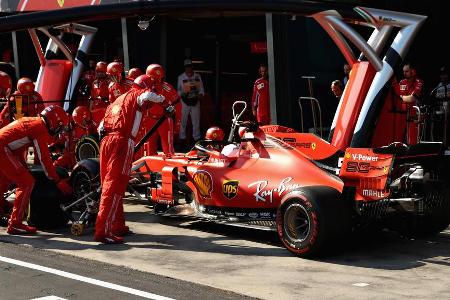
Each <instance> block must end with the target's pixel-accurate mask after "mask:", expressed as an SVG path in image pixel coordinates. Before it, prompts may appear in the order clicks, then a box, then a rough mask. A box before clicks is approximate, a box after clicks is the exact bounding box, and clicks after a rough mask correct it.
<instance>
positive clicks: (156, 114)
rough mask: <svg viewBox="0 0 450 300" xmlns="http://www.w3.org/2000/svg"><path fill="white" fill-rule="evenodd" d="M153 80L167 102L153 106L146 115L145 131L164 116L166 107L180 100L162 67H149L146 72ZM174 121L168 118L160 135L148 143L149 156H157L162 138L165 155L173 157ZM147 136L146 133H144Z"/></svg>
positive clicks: (155, 135)
mask: <svg viewBox="0 0 450 300" xmlns="http://www.w3.org/2000/svg"><path fill="white" fill-rule="evenodd" d="M145 73H146V74H147V75H148V76H149V77H150V78H151V79H153V80H154V82H155V86H154V89H155V91H156V93H158V94H161V95H163V96H164V97H165V99H166V100H165V101H164V102H163V103H161V104H158V105H153V106H152V107H151V108H150V109H149V110H148V111H147V114H146V115H145V118H144V122H145V123H144V126H143V127H144V129H145V130H146V131H147V130H149V129H150V128H152V127H153V125H154V124H155V123H156V122H157V121H158V120H159V119H160V118H161V117H162V116H163V115H164V110H165V107H167V106H169V105H172V104H174V102H175V101H176V100H177V99H178V98H179V95H178V92H177V90H175V89H174V87H173V86H172V85H170V84H169V83H167V82H165V81H164V76H165V71H164V69H163V67H162V66H161V65H158V64H151V65H149V66H148V67H147V70H146V72H145ZM173 131H174V119H173V118H167V119H166V120H165V121H164V122H163V123H162V124H161V125H160V126H159V127H158V131H157V132H158V134H154V135H152V136H151V137H150V138H149V139H148V142H147V143H146V146H145V148H146V152H147V155H156V154H157V147H158V140H159V138H161V146H162V150H163V152H164V154H165V155H167V156H171V155H173V154H174V153H175V150H174V147H173V135H174V132H173ZM144 134H145V133H144Z"/></svg>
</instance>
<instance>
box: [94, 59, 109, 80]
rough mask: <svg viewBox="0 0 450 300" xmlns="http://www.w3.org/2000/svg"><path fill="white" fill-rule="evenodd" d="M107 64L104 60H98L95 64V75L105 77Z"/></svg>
mask: <svg viewBox="0 0 450 300" xmlns="http://www.w3.org/2000/svg"><path fill="white" fill-rule="evenodd" d="M107 66H108V64H107V63H106V62H104V61H99V62H98V63H97V64H96V65H95V75H96V76H97V77H105V76H106V68H107Z"/></svg>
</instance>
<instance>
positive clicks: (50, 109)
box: [40, 105, 70, 135]
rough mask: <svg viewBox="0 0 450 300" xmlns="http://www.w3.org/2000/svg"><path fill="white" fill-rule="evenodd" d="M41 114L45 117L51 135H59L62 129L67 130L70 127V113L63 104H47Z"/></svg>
mask: <svg viewBox="0 0 450 300" xmlns="http://www.w3.org/2000/svg"><path fill="white" fill-rule="evenodd" d="M40 116H41V117H42V118H43V119H44V121H45V125H47V129H48V132H49V133H50V135H57V134H58V133H59V132H61V130H67V129H68V128H69V122H70V120H69V115H68V114H67V113H66V112H65V111H64V109H63V108H62V107H61V106H58V105H50V106H47V107H46V108H45V109H44V110H43V111H42V112H41V113H40Z"/></svg>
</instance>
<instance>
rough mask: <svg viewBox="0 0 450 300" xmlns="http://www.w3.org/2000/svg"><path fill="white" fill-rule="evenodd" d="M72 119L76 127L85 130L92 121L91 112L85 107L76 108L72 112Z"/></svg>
mask: <svg viewBox="0 0 450 300" xmlns="http://www.w3.org/2000/svg"><path fill="white" fill-rule="evenodd" d="M72 119H73V121H74V122H75V124H77V125H78V126H80V127H82V128H86V127H87V125H88V123H89V122H91V120H92V116H91V112H90V111H89V108H87V107H86V106H77V107H76V108H75V109H74V110H73V112H72Z"/></svg>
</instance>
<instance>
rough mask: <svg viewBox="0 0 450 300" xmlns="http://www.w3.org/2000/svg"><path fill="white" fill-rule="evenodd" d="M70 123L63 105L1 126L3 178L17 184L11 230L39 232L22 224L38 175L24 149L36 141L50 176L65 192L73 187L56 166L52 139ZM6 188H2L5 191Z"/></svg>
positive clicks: (0, 146)
mask: <svg viewBox="0 0 450 300" xmlns="http://www.w3.org/2000/svg"><path fill="white" fill-rule="evenodd" d="M68 125H69V116H68V115H67V113H66V112H65V111H64V110H63V109H62V108H61V107H60V106H53V105H52V106H49V107H47V108H46V109H44V110H43V111H42V112H41V113H40V116H39V117H23V118H21V119H20V120H17V121H14V122H12V123H10V124H8V125H7V126H5V127H3V128H2V129H0V161H1V162H2V167H1V168H0V182H3V181H4V180H6V181H9V182H13V183H15V184H16V198H15V200H14V208H13V211H12V213H11V217H10V219H9V223H8V228H7V232H8V233H9V234H21V233H35V232H36V228H34V227H31V226H28V225H25V224H22V219H23V216H24V213H25V210H26V209H27V207H28V203H29V200H30V195H31V191H32V190H33V186H34V182H35V180H34V178H33V176H32V175H31V173H30V172H29V171H28V169H27V167H26V163H25V159H24V156H23V152H24V149H27V148H28V147H29V146H31V145H34V146H35V149H36V154H37V156H39V159H40V161H41V162H42V168H43V169H44V171H45V174H46V175H47V177H48V178H49V179H51V180H53V181H55V183H56V184H57V186H58V188H59V189H60V190H61V191H62V192H63V193H64V194H70V193H71V192H72V189H71V187H70V185H69V184H68V183H67V181H66V180H61V179H60V178H59V176H58V174H57V173H56V170H55V168H54V167H53V164H52V160H51V158H50V153H49V151H48V146H47V144H48V142H49V140H50V139H51V136H55V135H57V134H58V133H59V132H60V131H61V130H63V129H65V128H67V127H68ZM4 192H5V191H4V190H3V191H0V194H3V193H4Z"/></svg>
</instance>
